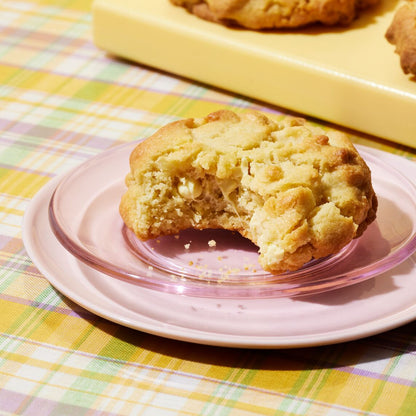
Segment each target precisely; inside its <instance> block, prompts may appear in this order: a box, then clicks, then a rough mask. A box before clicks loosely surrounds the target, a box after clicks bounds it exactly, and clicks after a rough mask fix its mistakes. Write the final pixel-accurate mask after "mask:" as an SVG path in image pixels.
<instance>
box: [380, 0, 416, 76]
mask: <svg viewBox="0 0 416 416" xmlns="http://www.w3.org/2000/svg"><path fill="white" fill-rule="evenodd" d="M386 39H387V40H388V41H389V42H390V43H391V44H393V45H395V46H396V50H395V52H396V53H397V54H398V55H399V56H400V65H401V68H402V70H403V72H404V73H405V74H415V75H416V0H407V1H406V2H405V3H404V4H403V5H402V6H400V7H399V8H398V9H397V11H396V13H395V14H394V18H393V21H392V23H391V24H390V26H389V28H388V29H387V32H386Z"/></svg>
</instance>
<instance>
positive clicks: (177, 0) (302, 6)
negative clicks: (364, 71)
mask: <svg viewBox="0 0 416 416" xmlns="http://www.w3.org/2000/svg"><path fill="white" fill-rule="evenodd" d="M170 1H171V3H173V4H175V5H177V6H182V7H185V8H186V9H187V10H189V11H190V12H191V13H193V14H195V15H196V16H199V17H201V18H203V19H205V20H210V21H213V22H218V23H224V24H232V25H238V26H242V27H246V28H248V29H273V28H295V27H301V26H305V25H308V24H311V23H317V22H319V23H323V24H324V25H348V24H349V23H351V22H352V21H353V20H354V18H355V17H356V16H357V14H358V12H359V11H360V10H362V9H364V8H366V7H368V6H371V5H374V4H376V3H378V1H379V0H309V1H306V0H170Z"/></svg>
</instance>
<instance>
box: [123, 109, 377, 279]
mask: <svg viewBox="0 0 416 416" xmlns="http://www.w3.org/2000/svg"><path fill="white" fill-rule="evenodd" d="M126 185H127V191H126V192H125V194H124V195H123V197H122V199H121V203H120V214H121V216H122V218H123V220H124V222H125V224H126V225H127V227H129V228H130V229H131V230H133V232H134V233H135V234H136V235H137V237H138V238H139V239H141V240H147V239H151V238H156V237H158V236H161V235H170V234H176V233H178V232H180V231H181V230H185V229H188V228H194V229H200V230H202V229H208V228H211V229H227V230H232V231H238V232H239V233H240V234H241V235H242V236H244V237H246V238H248V239H250V240H251V241H252V242H254V243H255V244H256V245H257V246H258V247H259V253H260V256H259V262H260V264H261V266H262V267H263V268H264V269H265V270H267V271H269V272H271V273H275V274H278V273H282V272H285V271H288V270H297V269H299V268H301V267H302V266H303V265H304V264H305V263H307V262H309V261H310V260H311V259H312V258H320V257H325V256H328V255H330V254H333V253H336V252H338V251H339V250H340V249H341V248H343V247H344V246H345V245H346V244H348V243H349V242H350V241H351V240H352V239H354V238H356V237H359V236H360V235H361V234H362V233H363V232H364V230H365V229H366V228H367V226H368V225H369V224H370V223H371V222H372V221H373V220H374V219H375V215H376V208H377V199H376V196H375V193H374V190H373V188H372V184H371V174H370V170H369V168H368V166H367V165H366V163H365V162H364V160H363V159H362V158H361V156H360V155H359V153H358V152H357V150H356V149H355V148H354V146H353V145H352V143H351V142H350V140H349V138H348V137H347V136H346V135H344V134H343V133H341V132H338V131H335V130H328V131H326V130H323V129H321V128H319V127H316V126H314V125H312V124H308V123H307V122H306V121H305V120H303V119H300V118H293V117H284V118H282V119H276V120H274V119H271V118H269V117H266V116H265V115H264V114H262V113H259V112H246V113H243V114H241V115H238V114H236V113H234V112H232V111H229V110H220V111H218V112H214V113H211V114H209V115H208V116H207V117H205V118H198V119H186V120H180V121H177V122H173V123H170V124H168V125H166V126H165V127H162V128H161V129H160V130H159V131H157V132H156V133H155V134H154V135H153V136H151V137H149V138H148V139H146V140H144V141H142V142H140V143H139V144H138V145H137V147H136V148H135V149H134V150H133V152H132V153H131V155H130V172H129V173H128V174H127V177H126Z"/></svg>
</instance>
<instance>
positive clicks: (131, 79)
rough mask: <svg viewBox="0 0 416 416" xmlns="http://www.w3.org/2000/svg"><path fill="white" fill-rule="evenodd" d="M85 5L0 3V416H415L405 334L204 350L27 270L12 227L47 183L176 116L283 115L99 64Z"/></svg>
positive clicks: (131, 67)
mask: <svg viewBox="0 0 416 416" xmlns="http://www.w3.org/2000/svg"><path fill="white" fill-rule="evenodd" d="M90 6H91V5H90V2H89V1H87V0H17V1H15V0H2V1H1V2H0V28H1V29H0V129H1V134H0V201H1V203H0V204H1V205H0V256H1V260H0V261H1V270H0V414H1V415H27V416H32V415H33V416H35V415H36V416H40V415H41V416H55V415H56V416H70V415H74V416H75V415H76V416H79V415H88V416H93V415H143V416H148V415H157V416H159V415H160V416H171V415H216V416H222V415H224V416H225V415H227V416H234V415H241V416H249V415H285V416H289V415H290V416H292V415H293V416H294V415H308V416H309V415H311V416H314V415H316V416H317V415H320V416H338V415H339V416H350V415H351V416H352V415H354V416H356V415H408V416H411V415H414V414H416V337H415V330H416V324H415V323H410V324H408V325H406V326H403V327H401V328H398V329H396V330H394V331H390V332H387V333H384V334H381V335H378V336H374V337H371V338H367V339H363V340H359V341H355V342H350V343H345V344H339V345H334V346H326V347H315V348H308V349H296V350H265V351H263V350H248V349H247V350H244V349H241V350H240V349H232V348H219V347H209V346H203V345H195V344H188V343H185V342H180V341H174V340H168V339H163V338H159V337H156V336H153V335H148V334H145V333H142V332H139V331H134V330H131V329H128V328H125V327H122V326H119V325H117V324H115V323H112V322H109V321H106V320H104V319H102V318H99V317H97V316H95V315H93V314H91V313H89V312H87V311H86V310H84V309H83V308H81V307H80V306H78V305H76V304H74V303H72V302H71V301H69V300H68V299H67V298H65V297H64V296H63V295H61V294H60V293H59V292H57V291H56V290H55V289H54V288H53V287H52V286H51V285H50V284H49V282H48V281H47V280H46V279H45V277H44V276H43V275H42V274H41V273H40V272H39V271H38V270H37V268H36V266H35V265H34V264H33V263H32V262H31V260H30V259H29V257H28V255H27V253H26V251H25V248H24V246H23V243H22V232H21V223H22V217H23V214H24V212H25V209H26V207H27V206H28V204H29V202H30V200H31V198H32V197H33V196H34V195H35V194H36V193H37V192H38V191H39V190H40V189H41V188H42V186H43V185H45V184H46V183H47V182H48V181H49V180H50V179H51V178H52V177H55V176H56V175H59V174H61V173H63V172H66V171H68V170H69V169H70V168H72V167H74V166H77V165H78V164H80V163H81V162H83V161H85V160H87V159H88V158H90V157H91V156H94V155H96V154H98V153H100V152H102V151H103V150H104V149H107V148H109V147H111V146H114V145H117V144H120V143H122V142H128V141H131V140H136V139H137V138H140V137H146V136H148V135H149V134H151V133H152V132H154V131H155V130H156V129H158V128H159V127H161V126H162V125H164V124H166V123H167V122H170V121H172V120H175V119H178V118H182V117H194V116H201V115H205V114H207V113H208V112H210V111H214V110H217V109H219V108H224V107H225V108H231V109H234V110H236V111H241V110H243V109H245V108H255V109H259V110H261V111H264V112H268V113H280V112H283V110H282V109H277V108H273V107H270V106H267V105H266V104H263V103H258V102H255V101H253V100H250V99H248V98H244V97H238V96H235V95H231V94H228V93H226V92H223V91H219V90H215V89H210V88H209V87H207V86H204V85H199V84H196V83H192V82H188V81H187V80H184V79H181V78H177V77H173V76H170V75H168V74H165V73H160V72H157V71H154V70H152V69H150V68H147V67H143V66H140V65H137V64H132V63H128V62H124V61H122V60H117V59H114V58H113V57H110V56H107V55H106V54H105V53H104V52H103V51H101V50H98V49H97V48H96V47H95V46H94V44H93V43H92V41H91V14H90ZM352 137H353V140H354V141H355V142H357V143H363V144H366V145H368V146H373V147H377V148H380V149H384V150H387V151H390V152H394V153H396V154H401V155H403V156H406V157H408V158H410V159H412V158H413V159H416V153H415V151H414V150H411V149H407V148H405V147H400V146H397V145H394V144H393V143H388V142H385V141H381V140H377V139H375V138H371V137H364V136H361V135H358V134H352Z"/></svg>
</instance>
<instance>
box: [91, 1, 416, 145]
mask: <svg viewBox="0 0 416 416" xmlns="http://www.w3.org/2000/svg"><path fill="white" fill-rule="evenodd" d="M396 7H397V1H396V0H382V4H381V5H380V6H378V7H377V8H375V9H372V10H371V11H367V12H366V13H363V14H362V15H361V16H360V18H359V19H357V20H356V21H355V22H354V24H353V25H352V26H350V27H349V28H328V29H327V28H317V27H315V28H308V29H302V30H299V31H289V32H284V31H279V32H255V31H249V30H239V29H230V28H227V27H223V26H221V25H218V24H214V23H210V22H206V21H203V20H201V19H199V18H197V17H195V16H192V15H190V14H189V13H187V12H186V11H185V10H184V9H182V8H179V7H175V6H172V5H171V4H170V3H169V1H168V0H96V1H95V2H94V5H93V29H94V41H95V43H96V44H97V46H99V47H101V48H103V49H104V50H106V51H108V52H110V53H112V54H114V55H118V56H120V57H124V58H128V59H130V60H133V61H136V62H139V63H143V64H146V65H149V66H152V67H155V68H159V69H162V70H164V71H168V72H171V73H174V74H178V75H181V76H185V77H188V78H191V79H195V80H198V81H201V82H204V83H207V84H210V85H214V86H217V87H220V88H223V89H226V90H229V91H234V92H237V93H239V94H242V95H246V96H248V97H253V98H255V99H258V100H262V101H265V102H268V103H271V104H275V105H278V106H281V107H285V108H287V109H291V110H294V111H296V112H300V113H303V114H306V115H309V116H313V117H317V118H320V119H323V120H326V121H330V122H334V123H337V124H339V125H343V126H346V127H349V128H352V129H355V130H359V131H362V132H365V133H369V134H373V135H376V136H379V137H382V138H385V139H389V140H393V141H396V142H398V143H402V144H406V145H408V146H412V147H416V77H409V76H406V75H405V74H404V73H403V72H402V71H401V68H400V64H399V57H398V55H396V54H395V53H394V46H392V45H390V44H389V43H388V42H387V41H386V40H385V38H384V33H385V31H386V29H387V27H388V26H389V24H390V21H391V19H392V16H393V13H394V10H395V8H396Z"/></svg>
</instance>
